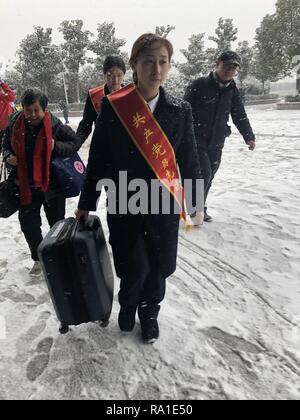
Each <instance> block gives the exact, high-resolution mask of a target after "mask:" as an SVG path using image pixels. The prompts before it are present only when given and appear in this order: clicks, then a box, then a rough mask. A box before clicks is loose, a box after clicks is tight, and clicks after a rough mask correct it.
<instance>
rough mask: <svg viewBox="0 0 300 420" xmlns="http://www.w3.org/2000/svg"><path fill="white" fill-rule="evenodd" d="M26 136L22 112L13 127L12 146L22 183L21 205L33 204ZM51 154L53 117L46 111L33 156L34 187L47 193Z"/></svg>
mask: <svg viewBox="0 0 300 420" xmlns="http://www.w3.org/2000/svg"><path fill="white" fill-rule="evenodd" d="M25 135H26V133H25V115H24V112H22V113H21V114H20V115H19V117H18V119H17V121H16V122H15V125H14V127H13V132H12V140H11V144H12V148H13V151H14V153H15V155H16V156H17V159H18V167H17V168H18V179H19V183H20V196H21V204H22V205H29V204H31V203H32V195H31V189H30V185H29V181H28V174H27V167H26V152H25ZM51 154H52V126H51V115H50V113H49V112H48V111H46V113H45V117H44V119H43V125H42V127H41V129H40V131H39V134H38V136H37V140H36V144H35V148H34V155H33V178H34V179H33V181H34V186H35V188H38V189H39V190H40V191H42V192H45V191H47V189H48V186H49V179H50V162H51Z"/></svg>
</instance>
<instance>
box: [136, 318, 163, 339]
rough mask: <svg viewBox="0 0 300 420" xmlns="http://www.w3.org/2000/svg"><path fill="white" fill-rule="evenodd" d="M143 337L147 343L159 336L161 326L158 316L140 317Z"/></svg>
mask: <svg viewBox="0 0 300 420" xmlns="http://www.w3.org/2000/svg"><path fill="white" fill-rule="evenodd" d="M140 322H141V328H142V338H143V341H144V342H145V343H146V344H152V343H154V342H155V341H156V340H157V339H158V337H159V326H158V322H157V319H156V318H142V319H140Z"/></svg>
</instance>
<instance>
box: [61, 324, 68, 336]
mask: <svg viewBox="0 0 300 420" xmlns="http://www.w3.org/2000/svg"><path fill="white" fill-rule="evenodd" d="M59 332H60V333H61V334H67V333H68V332H69V327H68V325H63V324H61V326H60V329H59Z"/></svg>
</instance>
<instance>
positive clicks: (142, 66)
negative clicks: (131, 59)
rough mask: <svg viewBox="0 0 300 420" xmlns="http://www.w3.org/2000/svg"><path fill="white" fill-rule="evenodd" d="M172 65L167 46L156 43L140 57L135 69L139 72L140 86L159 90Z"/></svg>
mask: <svg viewBox="0 0 300 420" xmlns="http://www.w3.org/2000/svg"><path fill="white" fill-rule="evenodd" d="M170 67H171V66H170V59H169V53H168V50H167V48H166V47H165V46H162V45H161V44H159V43H154V44H153V45H152V46H151V47H150V48H149V49H148V50H146V51H145V52H144V53H143V54H142V55H140V56H139V57H138V59H137V62H136V64H135V65H134V66H133V71H134V72H136V73H137V78H138V86H139V87H142V88H144V89H147V90H156V89H157V90H158V89H159V87H160V86H161V85H162V84H163V83H164V81H165V80H166V78H167V76H168V73H169V70H170Z"/></svg>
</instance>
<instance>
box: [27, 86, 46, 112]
mask: <svg viewBox="0 0 300 420" xmlns="http://www.w3.org/2000/svg"><path fill="white" fill-rule="evenodd" d="M35 102H38V103H39V104H40V105H41V107H42V109H43V111H45V110H46V108H47V106H48V97H47V96H46V95H45V94H44V93H43V92H42V91H41V90H39V89H36V88H30V89H27V90H26V91H25V92H24V93H23V95H22V98H21V104H22V107H23V108H24V106H30V105H33V104H34V103H35Z"/></svg>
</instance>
